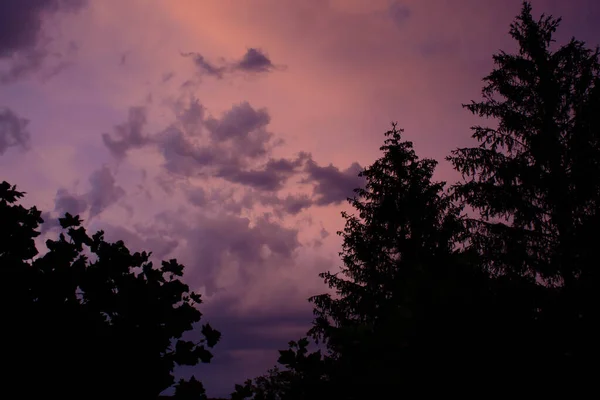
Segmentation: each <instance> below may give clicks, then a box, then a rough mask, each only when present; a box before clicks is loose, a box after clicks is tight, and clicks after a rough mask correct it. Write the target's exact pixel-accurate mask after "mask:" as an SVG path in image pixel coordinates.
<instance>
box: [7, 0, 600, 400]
mask: <svg viewBox="0 0 600 400" xmlns="http://www.w3.org/2000/svg"><path fill="white" fill-rule="evenodd" d="M559 25H560V19H557V18H554V17H552V16H546V15H542V16H541V17H540V18H538V19H535V18H534V17H533V15H532V8H531V5H530V4H529V3H527V2H525V3H523V7H522V10H521V13H520V14H519V15H518V16H517V17H516V19H515V20H514V22H513V23H512V24H511V27H510V35H511V37H512V38H513V39H514V40H515V42H516V44H517V45H518V50H517V52H515V53H507V52H504V51H500V52H499V53H498V54H495V55H494V56H493V61H494V65H495V66H494V69H493V70H492V72H491V73H490V74H488V75H487V76H486V77H485V78H484V87H483V90H482V99H481V100H480V101H472V102H471V103H469V104H466V105H464V107H465V108H466V109H467V110H468V111H470V112H471V113H473V114H475V115H476V116H478V117H480V118H481V119H482V120H484V122H482V123H481V125H477V126H474V127H472V138H473V139H474V141H476V143H475V144H474V145H473V147H465V148H458V149H456V150H454V151H452V152H451V154H450V155H449V156H448V157H447V161H449V162H450V163H451V164H452V166H453V167H454V169H455V170H456V171H458V172H459V173H460V174H461V175H462V178H461V179H460V181H459V182H457V183H455V184H453V185H451V186H447V185H446V183H445V182H439V181H436V180H435V179H434V174H435V168H436V166H437V162H436V161H435V160H432V159H427V158H419V157H418V156H417V153H416V151H415V150H414V148H413V144H412V143H411V142H410V141H408V140H406V139H405V138H404V132H403V130H402V129H400V128H398V126H397V124H395V123H394V124H392V127H391V129H390V130H389V131H387V132H386V133H385V136H386V137H385V140H384V144H383V146H382V147H381V152H382V154H381V157H380V158H379V159H377V160H376V161H375V162H374V163H373V164H371V165H370V166H367V167H366V168H364V169H363V170H362V171H361V173H360V176H362V177H363V178H364V179H365V181H366V184H365V186H364V187H362V188H357V189H356V190H355V195H354V197H352V198H350V199H348V202H349V204H350V205H351V207H352V209H353V212H344V213H342V217H343V218H344V220H345V227H344V229H343V230H342V231H341V232H338V234H339V235H340V236H341V238H342V239H343V245H342V250H341V252H340V257H341V261H342V266H341V268H340V270H339V271H337V272H335V273H333V272H325V273H322V274H321V275H320V276H321V278H322V279H323V280H324V282H325V284H326V285H327V286H328V287H329V289H330V291H329V292H327V293H324V294H320V295H316V296H313V297H311V298H310V299H309V300H310V302H311V304H312V305H313V307H314V321H313V326H312V328H311V329H310V330H309V331H308V332H307V335H306V337H304V338H301V339H300V340H295V341H291V342H289V346H288V348H287V349H285V350H281V351H280V352H279V359H278V364H279V365H278V366H277V367H275V368H273V369H271V370H269V371H267V373H266V374H264V375H262V376H259V377H258V378H255V379H249V380H247V381H246V382H244V384H241V385H236V387H235V392H234V393H233V394H232V396H231V398H232V400H241V399H253V400H304V399H312V400H319V399H368V398H389V397H400V395H406V396H408V397H409V398H410V397H417V396H419V397H425V396H427V395H431V394H433V393H434V392H436V393H441V392H443V393H444V394H445V395H462V396H465V395H468V394H478V395H480V396H481V395H485V394H488V393H498V392H501V391H510V392H512V394H513V395H515V394H523V391H524V390H535V391H538V394H539V391H540V390H541V389H543V388H546V389H551V390H556V389H558V388H562V389H568V390H570V391H574V390H577V389H578V388H581V387H591V386H592V385H593V384H594V382H595V381H594V379H595V375H594V374H595V372H596V369H597V368H595V367H594V365H595V362H596V360H597V358H598V356H599V355H600V348H599V344H598V343H599V341H598V337H599V334H600V331H599V329H600V328H599V327H600V323H599V322H600V315H599V312H598V304H600V301H599V300H600V299H599V298H598V297H599V296H600V290H599V288H600V286H599V268H598V267H599V263H598V260H597V258H598V257H597V251H596V247H597V243H598V239H597V237H598V235H597V232H596V230H597V227H598V226H600V112H599V111H600V62H599V55H600V51H599V50H598V49H590V48H588V47H586V45H585V43H583V42H581V41H579V40H576V39H571V40H570V41H569V42H568V43H566V44H564V45H562V46H558V45H557V44H555V42H554V36H555V33H556V31H557V28H558V27H559ZM21 197H23V193H21V192H19V191H17V189H16V187H14V186H11V185H9V184H8V183H6V182H3V183H2V184H0V272H1V274H2V275H1V279H0V307H2V308H1V311H2V314H1V315H2V318H3V320H2V322H3V329H2V332H3V336H2V338H3V339H4V341H3V353H2V363H3V371H5V373H4V374H3V386H4V387H5V388H6V387H7V388H10V390H11V391H12V392H14V393H15V394H16V395H17V396H18V397H25V398H30V397H31V398H33V397H36V396H42V395H44V396H48V395H52V396H57V397H63V398H64V397H67V398H75V397H89V396H93V397H98V398H100V397H109V396H112V397H114V396H119V397H120V396H123V397H124V398H125V397H133V398H155V397H156V396H157V395H158V394H159V393H161V392H162V391H163V390H164V389H166V388H168V387H171V386H173V384H174V382H175V380H174V375H173V369H174V367H175V366H176V365H195V364H197V363H199V362H208V361H210V359H211V357H212V354H211V353H210V350H209V348H212V347H213V346H215V344H216V343H217V342H218V340H219V338H220V333H219V332H218V331H216V330H214V329H213V328H212V327H211V326H210V325H209V324H205V325H203V326H202V327H201V329H200V333H201V337H200V338H199V339H196V340H189V339H188V338H187V336H186V337H185V338H184V334H185V333H186V332H187V334H188V335H189V334H190V333H191V331H192V329H193V328H194V326H196V324H197V323H199V322H200V320H201V316H202V314H201V313H200V311H199V310H198V308H197V305H199V304H200V303H201V298H200V296H199V295H198V294H196V293H194V292H190V290H189V288H188V286H187V285H186V284H185V283H183V282H182V280H181V278H182V276H183V269H184V268H183V266H182V265H180V264H179V263H177V261H176V260H169V261H163V262H162V265H161V266H160V267H158V268H157V267H155V266H154V265H153V263H152V262H151V261H150V253H146V252H142V253H134V254H132V253H131V252H130V251H129V250H128V249H127V247H126V246H125V244H124V243H123V242H122V241H119V242H116V243H109V242H106V241H105V240H104V236H103V232H98V233H95V234H93V235H92V236H89V235H88V234H87V233H86V230H85V229H84V228H83V226H82V221H81V220H80V219H79V217H77V216H72V215H70V214H66V215H65V216H64V217H63V218H61V219H60V225H61V228H62V231H63V233H61V234H60V236H59V238H58V239H57V240H48V241H47V242H46V247H47V251H46V252H45V253H44V254H41V255H40V254H39V253H38V250H37V248H36V243H35V240H36V238H37V237H38V236H39V231H38V227H39V224H40V223H42V219H41V213H40V211H38V210H37V209H36V208H35V207H32V208H29V209H27V208H24V207H23V206H21V205H19V204H18V200H19V199H20V198H21ZM175 397H178V398H182V399H203V398H205V397H206V396H205V391H204V387H203V385H202V383H201V382H200V381H199V380H197V379H196V378H195V377H192V378H191V379H190V380H187V381H186V380H180V381H179V382H178V383H177V384H176V385H175Z"/></svg>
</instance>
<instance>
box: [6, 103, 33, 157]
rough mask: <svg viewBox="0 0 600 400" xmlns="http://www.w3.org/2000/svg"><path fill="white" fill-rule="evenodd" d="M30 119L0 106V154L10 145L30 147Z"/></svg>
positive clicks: (23, 147) (25, 148)
mask: <svg viewBox="0 0 600 400" xmlns="http://www.w3.org/2000/svg"><path fill="white" fill-rule="evenodd" d="M28 124H29V120H27V119H25V118H21V117H20V116H19V115H18V114H16V113H15V112H14V111H12V110H10V109H8V108H0V155H2V154H4V153H5V152H6V150H8V148H9V147H20V148H21V149H23V150H27V149H29V146H30V141H31V137H30V134H29V131H28V130H27V125H28Z"/></svg>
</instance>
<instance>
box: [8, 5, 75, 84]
mask: <svg viewBox="0 0 600 400" xmlns="http://www.w3.org/2000/svg"><path fill="white" fill-rule="evenodd" d="M86 2H87V1H86V0H25V1H24V0H2V1H0V59H4V60H10V61H11V63H10V66H9V68H8V70H6V71H2V72H0V81H1V82H2V83H7V82H10V81H13V80H15V79H19V78H22V77H24V76H26V75H28V74H30V73H32V72H35V71H37V70H39V69H40V68H41V67H42V65H43V63H44V61H45V59H46V58H47V57H48V56H49V55H50V53H49V52H48V51H47V50H46V46H47V44H48V43H49V42H50V40H49V38H48V37H45V36H44V35H43V22H44V19H45V18H46V17H47V16H49V15H52V14H56V13H59V12H63V13H64V12H74V11H78V10H80V9H81V8H82V7H83V6H84V5H85V4H86ZM53 55H54V56H58V58H61V55H60V54H59V55H56V54H53ZM61 65H63V64H62V63H60V64H59V67H60V66H61Z"/></svg>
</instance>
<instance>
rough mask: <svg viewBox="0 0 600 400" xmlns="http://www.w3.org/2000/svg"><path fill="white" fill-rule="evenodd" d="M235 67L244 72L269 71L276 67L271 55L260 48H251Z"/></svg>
mask: <svg viewBox="0 0 600 400" xmlns="http://www.w3.org/2000/svg"><path fill="white" fill-rule="evenodd" d="M233 67H234V69H236V70H238V71H244V72H269V71H271V70H272V69H274V68H275V66H274V65H273V63H272V62H271V60H270V59H269V57H267V55H266V54H265V53H263V52H262V50H260V49H254V48H249V49H248V50H247V51H246V54H244V56H243V57H242V59H241V60H240V61H238V62H237V63H235V64H234V66H233Z"/></svg>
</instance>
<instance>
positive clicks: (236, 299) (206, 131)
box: [0, 0, 600, 395]
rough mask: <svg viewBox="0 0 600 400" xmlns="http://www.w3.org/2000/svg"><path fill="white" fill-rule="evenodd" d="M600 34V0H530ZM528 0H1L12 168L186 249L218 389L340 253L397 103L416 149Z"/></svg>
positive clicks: (167, 253) (272, 347)
mask: <svg viewBox="0 0 600 400" xmlns="http://www.w3.org/2000/svg"><path fill="white" fill-rule="evenodd" d="M532 3H533V7H534V13H536V14H539V13H540V12H546V13H550V14H553V15H555V16H559V15H560V16H563V18H564V20H563V24H562V26H561V29H560V31H559V34H558V37H559V39H560V41H564V40H566V39H568V38H569V37H570V36H576V37H577V38H579V39H583V40H585V41H587V42H588V43H589V44H590V45H591V46H595V45H596V44H597V43H600V36H599V34H600V26H598V27H597V21H599V20H600V2H598V1H595V0H570V1H566V0H565V1H563V0H534V1H533V2H532ZM520 4H521V2H520V1H519V0H485V1H483V0H452V1H450V0H411V1H408V0H407V1H391V0H298V1H293V0H248V1H242V0H238V1H234V0H219V1H217V0H214V1H213V0H205V1H204V0H201V1H199V0H126V1H122V0H121V1H117V0H87V1H86V0H28V1H22V0H1V1H0V171H1V172H2V176H0V180H7V181H9V182H10V183H14V184H17V185H18V186H19V188H20V189H21V190H24V191H26V192H28V195H27V197H26V199H25V201H24V203H25V204H27V205H33V204H35V205H37V206H38V207H39V208H41V209H42V210H43V211H45V212H46V214H45V215H46V216H47V217H48V218H47V220H48V221H49V223H48V224H47V225H46V226H45V227H44V229H45V232H46V234H47V235H53V234H55V231H54V230H53V229H54V228H53V225H52V222H53V221H55V219H56V217H57V216H58V215H59V214H61V213H64V212H66V211H69V212H72V213H79V214H80V215H81V216H82V217H83V218H84V219H85V221H86V224H87V226H88V227H89V229H91V230H92V231H95V230H97V229H104V230H105V232H106V235H107V238H108V239H110V240H118V239H123V240H124V241H125V242H126V244H127V245H128V246H129V247H130V248H131V249H132V250H142V249H144V250H150V251H153V252H154V255H155V256H156V257H160V258H173V257H176V258H177V259H178V260H179V261H180V262H182V263H183V264H185V265H186V266H187V269H186V275H187V277H186V279H187V282H188V283H189V284H190V285H191V286H192V289H193V290H198V291H200V292H201V293H203V294H204V295H205V297H204V298H205V304H204V305H203V307H202V311H203V312H204V313H205V315H206V321H209V322H210V323H211V324H212V325H213V326H214V327H216V328H217V329H220V330H221V331H222V333H223V339H222V341H221V343H219V345H218V346H217V347H216V348H215V351H214V354H215V358H214V360H213V363H212V364H210V365H208V366H201V367H198V368H195V369H188V370H185V371H183V372H182V373H184V374H190V373H192V372H194V371H195V372H196V374H197V375H198V378H200V379H202V380H203V381H204V383H205V386H206V387H207V388H208V390H209V394H211V395H225V394H228V393H230V392H231V391H232V389H233V384H234V383H235V382H242V381H243V380H244V379H245V378H248V377H253V376H256V375H258V374H261V373H263V372H264V371H266V369H267V368H269V367H270V366H272V365H274V364H275V362H276V359H277V352H276V350H277V349H281V348H285V347H286V343H287V342H288V341H289V340H292V339H298V338H299V337H300V336H302V335H303V333H304V332H305V331H306V330H307V328H308V327H309V324H310V321H311V307H310V304H309V303H308V302H307V301H306V299H307V298H308V297H309V296H311V295H314V294H319V293H322V292H324V291H325V290H326V287H325V286H324V285H323V284H322V283H321V280H320V279H319V278H318V276H317V274H318V273H319V272H322V271H325V270H330V269H331V270H335V269H336V268H338V266H339V260H338V255H337V253H338V251H339V249H340V239H339V238H338V237H337V236H336V235H335V232H336V231H337V230H339V229H341V228H342V227H343V220H342V218H341V216H340V211H342V210H345V209H346V210H347V209H348V206H347V205H346V204H345V203H344V199H345V198H346V197H347V196H350V195H352V188H354V187H356V186H358V185H360V184H361V181H360V180H359V179H358V178H357V176H356V174H357V172H358V171H359V170H360V168H361V166H364V165H367V164H370V163H372V162H373V161H374V160H375V159H376V158H377V157H378V156H379V150H378V149H379V147H380V146H381V144H382V141H383V132H385V131H386V130H387V129H388V127H389V123H390V122H391V121H398V122H399V125H400V126H401V127H402V128H405V130H406V134H405V137H406V138H407V139H409V140H412V141H413V142H414V143H415V148H416V150H417V152H418V153H419V155H420V156H421V157H433V158H436V159H438V160H440V161H441V162H440V167H439V169H438V172H437V174H438V177H439V178H440V179H445V180H449V181H453V180H455V179H456V174H455V173H453V171H452V170H451V169H450V168H449V165H448V164H447V163H446V162H444V161H443V158H444V156H446V155H447V154H448V153H449V151H450V150H451V149H453V148H454V147H457V146H460V145H466V144H469V143H472V142H470V139H469V137H470V131H469V127H470V126H471V125H472V124H473V123H474V122H475V120H474V119H473V117H472V116H471V115H469V113H468V112H467V111H466V110H463V109H462V108H461V103H465V102H469V101H470V100H472V99H478V98H479V91H480V88H481V78H482V77H483V76H484V75H485V74H487V73H488V72H489V71H491V67H492V62H491V56H492V54H493V53H494V52H496V51H498V50H499V49H500V48H502V49H504V50H507V51H511V50H513V49H514V44H513V43H512V42H511V40H510V38H509V37H508V34H507V32H508V29H509V24H510V22H511V21H512V19H513V18H514V16H515V15H517V14H518V12H519V10H520Z"/></svg>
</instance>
